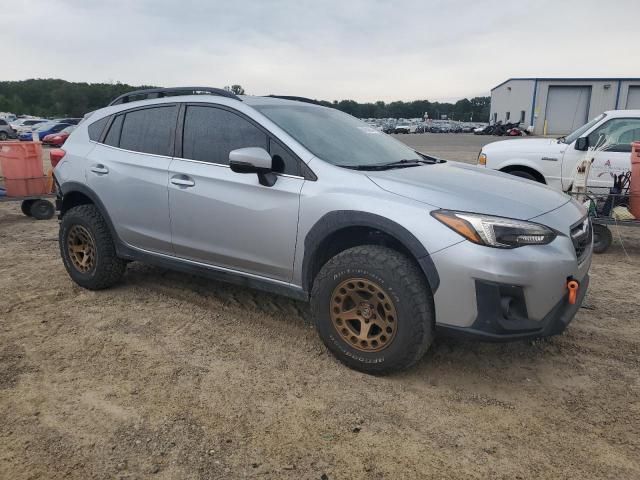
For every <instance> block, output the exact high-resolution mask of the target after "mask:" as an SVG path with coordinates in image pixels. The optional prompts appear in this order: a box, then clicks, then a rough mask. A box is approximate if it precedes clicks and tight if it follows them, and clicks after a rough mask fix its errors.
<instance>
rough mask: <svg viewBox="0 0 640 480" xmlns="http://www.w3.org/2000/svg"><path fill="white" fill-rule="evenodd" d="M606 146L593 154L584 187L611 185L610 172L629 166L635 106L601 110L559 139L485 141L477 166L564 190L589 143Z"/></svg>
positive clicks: (637, 122) (637, 126)
mask: <svg viewBox="0 0 640 480" xmlns="http://www.w3.org/2000/svg"><path fill="white" fill-rule="evenodd" d="M601 136H604V137H605V139H606V140H607V142H608V143H607V144H608V147H607V148H606V149H604V150H602V151H596V152H594V155H593V157H594V161H593V163H592V165H591V172H590V174H589V180H588V186H590V187H592V188H603V187H605V188H608V187H611V186H613V175H615V174H620V173H623V172H626V171H628V170H629V169H630V168H631V142H634V141H640V110H612V111H609V112H605V113H603V114H601V115H599V116H597V117H596V118H594V119H593V120H591V121H590V122H588V123H587V124H585V125H583V126H582V127H580V128H578V129H577V130H576V131H575V132H573V133H571V134H569V135H567V136H566V137H560V138H557V139H555V138H530V139H513V140H503V141H499V142H494V143H490V144H488V145H485V146H484V147H483V148H482V150H481V151H480V154H479V155H478V165H484V166H486V167H487V168H492V169H494V170H500V171H503V172H507V173H511V174H513V175H517V176H519V177H524V178H528V179H530V180H536V181H538V182H541V183H546V184H547V185H549V186H550V187H553V188H556V189H558V190H563V191H567V190H569V189H570V188H571V184H572V182H573V175H574V171H575V168H576V165H577V162H578V161H579V160H582V159H583V158H584V157H585V152H586V151H587V150H588V148H589V147H590V146H594V145H600V144H602V142H603V140H602V139H601Z"/></svg>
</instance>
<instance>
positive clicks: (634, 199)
mask: <svg viewBox="0 0 640 480" xmlns="http://www.w3.org/2000/svg"><path fill="white" fill-rule="evenodd" d="M631 146H632V148H631V184H630V186H629V194H630V196H629V210H631V213H632V214H633V216H634V217H636V218H638V219H640V142H633V143H632V144H631Z"/></svg>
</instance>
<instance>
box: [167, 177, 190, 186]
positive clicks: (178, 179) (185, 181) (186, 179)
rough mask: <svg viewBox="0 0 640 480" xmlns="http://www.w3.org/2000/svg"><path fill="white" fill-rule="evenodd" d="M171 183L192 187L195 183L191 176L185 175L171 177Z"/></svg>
mask: <svg viewBox="0 0 640 480" xmlns="http://www.w3.org/2000/svg"><path fill="white" fill-rule="evenodd" d="M171 183H173V184H174V185H178V186H179V187H193V186H194V185H195V184H196V182H194V181H193V179H192V178H189V177H187V176H186V175H175V176H173V177H171Z"/></svg>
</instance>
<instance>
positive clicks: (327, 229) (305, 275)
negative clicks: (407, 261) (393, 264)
mask: <svg viewBox="0 0 640 480" xmlns="http://www.w3.org/2000/svg"><path fill="white" fill-rule="evenodd" d="M348 227H369V228H374V229H376V230H379V231H381V232H383V233H385V234H387V235H389V236H391V237H393V238H395V239H396V240H397V241H399V242H400V243H401V244H402V245H403V246H404V247H405V248H406V249H407V250H408V251H409V252H411V254H412V255H413V257H414V258H415V260H416V261H417V262H418V264H419V265H420V268H421V269H422V271H423V272H424V275H425V277H426V279H427V283H428V284H429V287H431V292H432V293H435V292H436V290H437V289H438V287H439V286H440V276H439V275H438V271H437V269H436V266H435V264H434V263H433V260H432V259H431V256H430V255H429V252H428V251H427V249H426V248H425V247H424V245H423V244H422V243H421V242H420V241H419V240H418V239H417V238H416V237H415V236H414V235H413V234H412V233H411V232H410V231H409V230H407V229H406V228H404V227H403V226H401V225H399V224H397V223H396V222H394V221H392V220H389V219H388V218H385V217H382V216H380V215H376V214H373V213H369V212H362V211H359V210H336V211H333V212H329V213H327V214H325V215H324V216H322V217H321V218H320V219H319V220H318V221H317V222H316V223H315V224H314V225H313V227H311V229H310V230H309V233H308V234H307V236H306V237H305V239H304V258H303V260H302V288H303V289H304V291H306V292H310V291H311V286H312V283H313V279H312V278H310V276H311V269H312V268H313V260H314V257H315V255H316V253H317V251H318V248H319V247H320V245H321V243H322V241H323V240H324V239H326V238H327V237H329V236H330V235H332V234H333V233H335V232H337V231H339V230H342V229H343V228H348Z"/></svg>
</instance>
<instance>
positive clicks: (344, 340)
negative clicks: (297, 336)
mask: <svg viewBox="0 0 640 480" xmlns="http://www.w3.org/2000/svg"><path fill="white" fill-rule="evenodd" d="M192 91H193V90H192V89H189V88H185V89H183V90H182V92H185V93H184V94H183V95H178V93H179V92H180V89H162V90H160V89H152V90H149V91H147V92H146V93H145V94H146V95H149V96H151V95H153V97H152V98H148V99H144V100H142V99H140V97H141V96H142V93H141V92H133V93H132V94H130V95H131V98H135V99H138V100H134V101H129V100H130V97H129V96H126V95H125V96H122V97H120V98H118V99H116V100H114V101H113V102H112V103H111V105H110V106H108V107H106V108H103V109H100V110H98V111H96V112H95V113H94V114H93V115H91V117H90V118H89V119H88V120H86V121H84V122H82V123H81V124H80V125H79V126H78V128H77V129H76V130H75V131H74V132H73V133H72V134H71V136H70V137H69V139H68V140H67V142H66V143H65V146H64V149H59V150H57V152H58V160H59V163H57V166H56V167H55V170H54V177H55V181H56V184H57V185H58V188H57V191H58V194H59V198H58V201H57V206H58V209H59V211H60V230H59V237H58V238H59V247H60V254H61V257H62V262H63V264H64V266H65V268H66V270H67V272H68V274H69V275H70V277H71V278H72V279H73V281H75V282H76V283H77V284H78V285H80V286H82V287H84V288H87V289H90V290H99V289H104V288H107V287H110V286H113V285H115V284H117V283H118V282H119V281H120V280H121V278H122V276H123V275H124V274H125V270H126V269H127V265H128V263H129V261H132V260H138V261H143V262H147V263H152V264H157V265H160V266H162V267H163V268H169V269H177V270H183V271H187V272H190V273H199V274H202V275H205V276H211V277H214V278H218V279H225V280H227V281H233V282H237V283H240V284H242V285H249V286H253V287H257V288H263V289H265V290H268V291H271V292H276V293H280V294H284V295H289V296H292V297H294V298H298V299H301V300H309V301H310V302H311V312H312V316H313V319H314V322H315V324H316V328H317V330H318V333H319V335H320V337H321V338H322V340H323V341H324V343H325V344H326V346H327V348H328V349H329V350H330V351H331V352H333V354H334V355H335V356H336V357H337V358H338V359H340V360H341V361H342V362H344V363H345V364H346V365H348V366H350V367H352V368H355V369H358V370H361V371H364V372H367V373H372V374H381V373H387V372H391V371H394V370H399V369H403V368H407V367H409V366H411V365H413V364H414V363H415V362H417V361H418V360H419V359H420V358H421V357H422V356H423V355H424V353H425V352H426V351H427V349H428V348H429V345H430V344H431V342H432V341H433V339H434V336H435V333H436V331H438V330H440V331H446V332H449V333H454V334H458V335H460V336H463V337H476V338H481V339H482V338H484V339H487V340H494V341H495V340H523V339H526V338H536V337H540V336H549V335H555V334H558V333H560V332H562V331H563V330H564V329H565V327H566V326H567V324H568V323H569V322H570V321H571V319H572V318H573V316H574V315H575V314H576V312H577V311H578V309H579V308H580V304H581V303H582V300H583V298H584V295H585V294H586V291H587V285H588V283H589V276H588V271H589V266H590V264H591V253H592V249H591V228H590V222H589V218H588V216H587V210H586V209H585V208H584V207H583V206H582V205H581V204H579V203H578V202H576V201H574V200H572V199H571V198H569V197H568V196H566V195H564V194H562V193H561V192H556V191H554V190H551V189H549V188H546V187H544V186H543V185H537V184H534V183H531V182H528V181H526V180H522V179H518V178H515V177H512V176H510V175H505V174H502V173H499V172H491V171H488V170H484V169H480V168H477V167H475V166H472V165H466V164H462V163H457V162H446V161H443V160H438V159H435V158H432V157H429V156H427V155H423V154H421V153H418V152H416V151H414V150H412V149H411V148H409V147H408V146H406V145H405V144H404V143H402V142H399V141H398V140H396V139H395V138H393V137H391V136H389V135H379V134H372V129H371V127H369V126H367V125H366V124H364V123H362V122H360V121H359V120H357V119H355V118H354V117H352V116H350V115H347V114H345V113H343V112H340V111H338V110H336V109H333V108H327V107H324V106H320V105H314V104H311V103H310V102H313V101H312V100H305V101H304V102H302V101H291V100H283V99H280V98H273V97H254V96H241V97H238V96H235V95H233V94H232V93H230V92H227V91H225V90H222V89H210V92H211V95H202V94H200V95H190V94H189V93H191V92H192ZM200 91H202V90H200ZM143 93H144V92H143ZM158 93H163V94H164V93H170V94H172V96H164V97H162V98H157V96H158V95H157V94H158ZM376 133H377V132H376ZM174 138H175V139H178V141H176V142H174V141H173V139H174ZM328 138H329V139H331V141H327V139H328ZM114 147H115V148H114ZM132 205H135V208H132ZM266 231H269V232H270V234H269V235H265V232H266ZM116 294H117V293H116ZM295 343H296V342H292V345H295ZM292 348H293V347H292Z"/></svg>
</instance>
